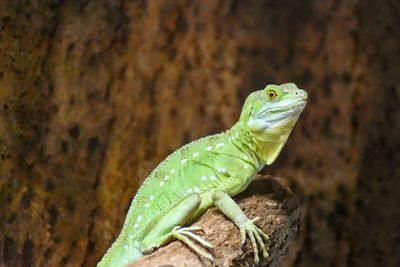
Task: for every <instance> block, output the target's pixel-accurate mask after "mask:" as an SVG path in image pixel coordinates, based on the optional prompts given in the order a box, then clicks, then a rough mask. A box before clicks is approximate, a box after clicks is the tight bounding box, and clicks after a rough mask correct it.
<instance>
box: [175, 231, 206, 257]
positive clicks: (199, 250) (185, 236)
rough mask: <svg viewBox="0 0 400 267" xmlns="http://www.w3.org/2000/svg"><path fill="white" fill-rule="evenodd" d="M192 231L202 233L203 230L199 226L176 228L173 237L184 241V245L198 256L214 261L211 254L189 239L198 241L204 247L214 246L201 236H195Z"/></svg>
mask: <svg viewBox="0 0 400 267" xmlns="http://www.w3.org/2000/svg"><path fill="white" fill-rule="evenodd" d="M192 231H202V229H201V228H200V227H198V226H190V227H180V226H175V227H174V229H172V235H173V237H175V238H176V239H179V240H180V241H182V242H183V243H185V244H186V245H188V246H189V247H190V248H191V249H192V250H193V251H195V252H196V253H197V254H199V255H201V256H203V257H205V258H207V259H209V260H210V261H213V260H214V257H213V256H212V255H211V254H210V253H208V252H207V251H205V250H204V249H202V248H200V247H199V246H198V245H196V244H195V243H194V242H193V241H192V240H190V239H189V238H188V237H190V238H192V239H194V240H196V241H197V242H198V243H200V244H201V245H203V246H204V247H207V248H213V246H212V245H211V244H210V243H209V242H207V241H205V240H204V239H203V238H201V237H200V236H198V235H196V234H194V233H193V232H192Z"/></svg>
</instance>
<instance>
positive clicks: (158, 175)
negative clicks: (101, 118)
mask: <svg viewBox="0 0 400 267" xmlns="http://www.w3.org/2000/svg"><path fill="white" fill-rule="evenodd" d="M306 102H307V93H306V92H305V91H303V90H301V89H298V88H297V86H296V85H295V84H293V83H286V84H282V85H280V86H279V85H268V86H267V87H266V88H265V89H263V90H259V91H255V92H253V93H252V94H250V96H249V97H248V98H247V99H246V102H245V104H244V107H243V110H242V112H241V115H240V119H239V121H238V122H237V123H236V124H235V125H234V126H233V127H232V128H231V129H230V130H227V131H226V132H224V133H220V134H216V135H212V136H207V137H205V138H202V139H199V140H197V141H194V142H191V143H189V144H187V145H185V146H183V147H182V148H180V149H178V150H176V151H175V152H174V153H172V154H171V155H169V156H168V157H167V158H166V159H165V160H164V161H162V162H161V163H160V164H159V165H158V166H157V167H156V168H155V169H154V170H153V171H152V172H151V174H150V175H149V176H148V177H147V179H146V180H145V181H144V183H143V185H142V186H141V187H140V188H139V190H138V192H137V194H136V196H135V198H134V199H133V201H132V204H131V206H130V208H129V211H128V215H127V217H126V219H125V223H124V225H123V228H122V231H121V233H120V235H119V236H118V238H117V239H116V241H115V242H114V244H113V245H112V246H111V248H110V249H109V250H108V251H107V253H106V254H105V255H104V256H103V258H102V260H101V261H100V262H99V263H98V265H97V266H113V267H115V266H124V265H126V264H128V263H132V262H134V261H135V260H137V259H138V258H140V257H141V256H142V255H143V254H146V253H150V252H151V251H153V250H155V249H156V248H158V247H160V246H161V245H164V244H166V243H167V242H169V241H170V240H171V239H174V238H175V239H179V240H181V241H182V242H184V243H185V244H186V245H188V246H189V247H190V248H191V249H192V250H194V251H195V252H196V253H198V254H199V255H201V256H204V257H205V258H208V259H210V260H213V256H212V255H211V254H210V253H209V252H208V251H207V250H205V249H204V248H203V247H206V248H212V245H211V244H210V243H208V242H207V241H205V240H204V239H203V238H201V237H200V236H198V235H197V234H195V232H196V231H197V230H201V229H200V228H198V227H193V226H192V227H190V226H189V227H184V225H186V224H190V223H191V222H193V221H194V220H195V219H196V218H198V217H199V216H200V215H201V214H203V213H204V212H205V211H206V210H207V209H208V208H210V207H211V206H213V205H215V206H216V207H217V208H218V209H219V210H220V211H221V212H222V213H224V214H225V215H226V216H227V217H228V218H229V219H230V220H231V221H232V222H233V223H235V225H236V226H237V227H238V228H239V230H240V233H241V237H242V242H244V241H245V240H246V235H247V236H248V237H249V238H250V241H251V244H252V246H253V251H254V260H255V262H258V261H259V255H258V252H259V248H260V249H261V251H262V253H263V256H264V257H265V258H267V257H268V252H267V247H266V243H268V240H269V237H268V236H267V235H266V234H265V233H264V232H263V231H262V230H261V229H260V228H258V227H257V226H256V225H255V223H254V222H255V221H256V220H257V219H258V217H256V218H254V219H249V218H248V217H247V216H246V215H245V214H244V213H243V211H242V210H241V209H240V208H239V206H238V205H237V204H236V203H235V202H234V200H233V199H232V198H231V197H232V196H235V195H237V194H238V193H240V192H242V191H243V190H245V189H246V187H247V186H248V184H249V183H250V182H251V181H252V179H253V178H254V176H255V175H256V174H257V172H258V171H259V170H261V169H262V168H263V167H264V166H265V165H270V164H272V163H273V162H274V161H275V159H276V158H277V156H278V154H279V153H280V151H281V150H282V147H283V146H284V144H285V143H286V140H287V139H288V137H289V134H290V132H291V131H292V129H293V126H294V124H295V123H296V121H297V119H298V118H299V115H300V113H301V112H302V110H303V109H304V107H305V105H306ZM196 243H198V244H196ZM199 244H200V245H199Z"/></svg>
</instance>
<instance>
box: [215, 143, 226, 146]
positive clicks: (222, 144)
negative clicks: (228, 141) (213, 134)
mask: <svg viewBox="0 0 400 267" xmlns="http://www.w3.org/2000/svg"><path fill="white" fill-rule="evenodd" d="M215 146H216V147H221V146H224V143H218V144H216V145H215Z"/></svg>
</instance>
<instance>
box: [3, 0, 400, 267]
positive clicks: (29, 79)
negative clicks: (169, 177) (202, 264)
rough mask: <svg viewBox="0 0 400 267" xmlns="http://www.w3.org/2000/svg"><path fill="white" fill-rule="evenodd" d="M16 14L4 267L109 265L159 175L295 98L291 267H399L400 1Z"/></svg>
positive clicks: (69, 6) (42, 7)
mask: <svg viewBox="0 0 400 267" xmlns="http://www.w3.org/2000/svg"><path fill="white" fill-rule="evenodd" d="M0 2H1V3H0V266H94V265H95V264H96V262H98V260H99V259H100V257H101V256H102V255H103V254H104V252H105V250H106V249H107V248H108V247H109V245H110V244H111V243H112V241H113V240H114V239H115V237H116V236H117V234H118V232H119V230H120V229H121V225H122V223H123V220H124V218H125V215H126V211H127V208H128V207H129V204H130V201H131V199H132V197H133V196H134V194H135V192H136V190H137V189H138V186H139V185H140V184H141V183H142V182H143V179H145V178H146V176H147V175H148V173H149V172H150V171H151V170H152V169H154V167H155V166H156V165H157V164H158V163H159V162H160V161H161V160H163V159H164V158H165V157H166V156H167V155H168V154H169V153H171V152H172V151H174V150H175V149H177V148H179V147H180V146H182V145H184V144H186V143H188V142H189V141H192V140H196V139H198V138H200V137H203V136H207V135H210V134H213V133H217V132H221V131H224V130H226V129H227V128H229V127H231V126H232V125H233V124H234V123H235V121H236V120H237V119H238V117H239V113H240V109H241V106H242V103H243V102H244V100H245V98H246V96H247V95H249V94H250V93H251V92H252V91H254V90H258V89H261V88H264V87H265V85H266V84H268V83H275V84H281V83H284V82H294V83H296V84H297V85H298V86H299V87H301V88H304V89H306V90H307V92H308V94H309V101H308V104H307V107H306V108H305V110H304V112H303V113H302V115H301V117H300V119H299V121H298V123H297V124H296V126H295V128H294V130H293V133H292V135H291V136H290V138H289V140H288V143H287V144H286V146H285V148H284V150H283V151H282V153H281V155H280V156H279V157H278V159H277V161H276V162H275V163H274V164H273V165H271V166H268V167H267V168H266V169H265V171H266V172H268V173H270V174H272V175H277V176H281V177H286V178H287V180H288V183H289V185H290V188H291V189H292V190H293V192H294V193H295V194H296V195H297V196H299V199H300V203H301V206H302V207H304V209H303V210H304V212H303V216H302V224H301V225H302V228H301V230H300V235H299V238H298V239H297V240H296V241H295V243H294V244H293V245H292V246H291V249H290V251H289V254H288V257H287V258H286V260H285V261H284V262H283V263H282V266H296V267H308V266H313V267H325V266H365V267H369V266H371V267H372V266H377V265H380V266H389V267H392V266H396V267H397V266H399V265H400V264H399V263H400V247H399V245H398V244H399V229H400V228H399V227H398V222H399V221H400V213H399V212H398V210H399V207H398V203H400V153H398V151H399V150H400V138H399V134H398V133H399V132H400V86H399V77H400V53H399V40H400V27H399V26H398V25H400V15H399V14H400V5H399V1H397V0H384V1H376V0H346V1H336V0H326V1H311V0H304V1H292V0H279V1H277V0H263V1H261V0H248V1H234V0H231V1H230V0H202V1H188V0H176V1H172V0H171V1H163V0H154V1H153V0H152V1H130V0H121V1H115V0H69V1H64V0H59V1H55V0H41V1H23V0H15V1H0Z"/></svg>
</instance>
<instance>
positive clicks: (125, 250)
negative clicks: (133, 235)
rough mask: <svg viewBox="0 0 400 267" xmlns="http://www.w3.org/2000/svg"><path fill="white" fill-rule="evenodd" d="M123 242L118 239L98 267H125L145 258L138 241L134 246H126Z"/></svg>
mask: <svg viewBox="0 0 400 267" xmlns="http://www.w3.org/2000/svg"><path fill="white" fill-rule="evenodd" d="M121 241H122V240H118V239H117V240H116V241H115V242H114V244H113V245H112V246H111V248H109V249H108V250H107V252H106V254H105V255H104V256H103V258H102V259H101V261H100V262H99V263H98V264H97V267H124V266H126V265H128V264H130V263H133V262H135V261H137V260H138V259H139V258H140V257H142V256H143V253H142V252H141V251H140V249H139V247H140V243H139V242H138V241H134V242H133V244H132V243H131V244H124V243H123V242H121Z"/></svg>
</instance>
